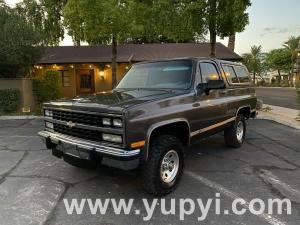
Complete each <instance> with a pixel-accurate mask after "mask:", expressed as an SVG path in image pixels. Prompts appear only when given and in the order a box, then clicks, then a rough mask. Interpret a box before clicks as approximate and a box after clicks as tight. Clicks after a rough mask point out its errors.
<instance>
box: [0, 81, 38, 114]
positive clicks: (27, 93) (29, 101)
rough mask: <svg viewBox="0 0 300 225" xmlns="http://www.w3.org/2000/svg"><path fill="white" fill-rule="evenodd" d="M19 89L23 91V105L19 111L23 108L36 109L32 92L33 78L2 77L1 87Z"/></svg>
mask: <svg viewBox="0 0 300 225" xmlns="http://www.w3.org/2000/svg"><path fill="white" fill-rule="evenodd" d="M8 88H13V89H18V90H20V92H21V105H20V109H19V111H20V112H22V108H30V110H31V111H33V109H34V105H35V103H34V97H33V93H32V80H31V79H25V78H23V79H0V89H1V90H3V89H8Z"/></svg>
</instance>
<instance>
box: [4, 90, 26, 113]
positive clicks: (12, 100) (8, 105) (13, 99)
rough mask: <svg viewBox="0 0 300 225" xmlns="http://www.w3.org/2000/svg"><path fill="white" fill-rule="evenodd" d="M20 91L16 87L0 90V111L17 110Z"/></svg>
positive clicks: (10, 111) (9, 111)
mask: <svg viewBox="0 0 300 225" xmlns="http://www.w3.org/2000/svg"><path fill="white" fill-rule="evenodd" d="M20 102H21V92H20V90H18V89H4V90H0V113H13V112H17V110H18V108H19V107H20Z"/></svg>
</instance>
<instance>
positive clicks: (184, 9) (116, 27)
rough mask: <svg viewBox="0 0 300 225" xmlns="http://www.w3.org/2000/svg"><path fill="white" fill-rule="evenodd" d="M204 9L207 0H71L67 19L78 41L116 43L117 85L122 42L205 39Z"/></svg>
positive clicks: (69, 30) (65, 12)
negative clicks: (119, 51)
mask: <svg viewBox="0 0 300 225" xmlns="http://www.w3.org/2000/svg"><path fill="white" fill-rule="evenodd" d="M204 9H205V4H204V0H201V1H199V0H194V1H190V0H181V1H169V0H153V1H151V0H146V1H140V0H98V1H97V0H88V1H80V0H69V1H68V2H67V4H66V6H65V9H64V21H65V24H66V27H67V29H68V33H69V34H70V35H71V36H72V38H73V40H74V42H76V43H79V42H80V41H86V42H88V43H89V44H111V45H112V86H113V87H114V86H115V85H116V58H117V45H118V44H120V43H128V42H133V43H152V42H161V41H167V42H169V41H172V42H186V41H189V42H190V41H194V40H195V38H196V39H198V40H201V39H202V38H203V33H204V31H205V29H204V17H203V14H204ZM99 12H101V13H99Z"/></svg>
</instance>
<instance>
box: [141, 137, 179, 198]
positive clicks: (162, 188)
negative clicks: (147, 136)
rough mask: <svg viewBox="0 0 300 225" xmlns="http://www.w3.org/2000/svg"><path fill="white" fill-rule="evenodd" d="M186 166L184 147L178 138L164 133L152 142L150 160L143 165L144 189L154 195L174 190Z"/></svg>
mask: <svg viewBox="0 0 300 225" xmlns="http://www.w3.org/2000/svg"><path fill="white" fill-rule="evenodd" d="M183 167H184V158H183V148H182V144H181V142H180V141H179V140H178V138H176V137H174V136H171V135H162V136H158V137H156V138H154V140H153V141H151V143H150V147H149V157H148V161H147V162H146V163H145V165H144V166H143V185H144V189H145V190H146V191H147V192H149V193H151V194H154V195H159V196H162V195H166V194H168V193H170V192H172V191H173V190H174V189H175V188H176V186H177V184H178V183H179V180H180V178H181V175H182V172H183Z"/></svg>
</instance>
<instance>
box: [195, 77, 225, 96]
mask: <svg viewBox="0 0 300 225" xmlns="http://www.w3.org/2000/svg"><path fill="white" fill-rule="evenodd" d="M225 88H226V84H225V82H224V81H223V80H209V81H208V82H207V83H201V84H198V85H197V91H198V92H199V93H200V94H202V93H203V92H204V93H205V94H206V95H209V91H210V90H216V89H225Z"/></svg>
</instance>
